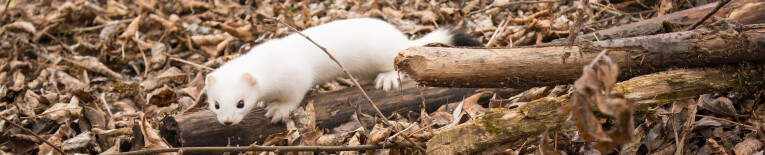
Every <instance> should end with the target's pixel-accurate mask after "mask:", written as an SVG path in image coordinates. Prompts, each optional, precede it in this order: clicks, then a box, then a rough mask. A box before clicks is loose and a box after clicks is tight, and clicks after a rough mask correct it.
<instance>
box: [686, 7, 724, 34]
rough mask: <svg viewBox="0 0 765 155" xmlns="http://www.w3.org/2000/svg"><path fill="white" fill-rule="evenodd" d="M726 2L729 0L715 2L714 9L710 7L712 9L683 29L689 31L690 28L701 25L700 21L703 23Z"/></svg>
mask: <svg viewBox="0 0 765 155" xmlns="http://www.w3.org/2000/svg"><path fill="white" fill-rule="evenodd" d="M728 2H730V0H720V1H719V2H717V6H715V9H712V11H710V12H709V13H707V15H704V17H702V18H701V19H699V21H696V23H693V25H691V26H688V28H687V29H685V30H686V31H690V30H693V29H696V27H698V26H699V25H701V23H704V21H706V20H707V19H708V18H709V17H712V15H713V14H715V13H717V11H720V8H722V7H723V6H725V4H728Z"/></svg>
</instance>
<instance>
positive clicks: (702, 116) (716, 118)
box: [696, 114, 755, 129]
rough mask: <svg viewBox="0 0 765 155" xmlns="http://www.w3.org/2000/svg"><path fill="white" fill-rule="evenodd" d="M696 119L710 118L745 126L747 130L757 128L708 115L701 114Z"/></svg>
mask: <svg viewBox="0 0 765 155" xmlns="http://www.w3.org/2000/svg"><path fill="white" fill-rule="evenodd" d="M696 117H706V118H710V119H713V120H718V121H723V122H726V123H731V124H736V125H741V126H743V127H745V128H749V129H755V128H754V127H753V126H751V125H746V124H742V123H739V122H734V121H731V120H727V119H722V118H717V117H713V116H707V115H699V114H696Z"/></svg>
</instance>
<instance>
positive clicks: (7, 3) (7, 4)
mask: <svg viewBox="0 0 765 155" xmlns="http://www.w3.org/2000/svg"><path fill="white" fill-rule="evenodd" d="M11 1H13V0H8V1H6V2H5V8H3V14H2V15H0V20H3V19H5V12H8V6H11Z"/></svg>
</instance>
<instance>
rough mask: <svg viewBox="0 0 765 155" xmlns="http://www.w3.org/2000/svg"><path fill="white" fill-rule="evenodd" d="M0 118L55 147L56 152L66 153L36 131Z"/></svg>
mask: <svg viewBox="0 0 765 155" xmlns="http://www.w3.org/2000/svg"><path fill="white" fill-rule="evenodd" d="M0 119H3V120H4V121H5V122H8V123H9V124H11V125H12V126H13V127H16V128H19V129H21V130H22V131H24V132H26V133H29V134H31V135H32V136H35V137H36V138H37V139H40V141H42V142H43V143H45V144H48V145H50V147H52V148H53V149H55V150H56V152H58V153H61V154H66V153H64V151H63V150H61V149H60V148H58V147H56V145H53V143H50V142H48V140H46V139H43V138H42V137H40V135H37V134H36V133H34V132H32V130H29V129H27V128H24V127H21V126H20V125H19V124H16V123H13V121H10V120H8V119H5V117H0Z"/></svg>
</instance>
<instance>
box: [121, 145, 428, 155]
mask: <svg viewBox="0 0 765 155" xmlns="http://www.w3.org/2000/svg"><path fill="white" fill-rule="evenodd" d="M416 145H424V143H420V144H416ZM412 146H414V145H413V144H412V143H401V144H397V143H386V144H373V145H354V146H240V147H180V148H166V149H147V150H140V151H132V152H123V153H117V154H112V155H134V154H156V153H163V152H179V151H181V152H245V151H362V150H376V149H387V148H405V147H412Z"/></svg>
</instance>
